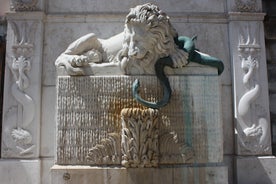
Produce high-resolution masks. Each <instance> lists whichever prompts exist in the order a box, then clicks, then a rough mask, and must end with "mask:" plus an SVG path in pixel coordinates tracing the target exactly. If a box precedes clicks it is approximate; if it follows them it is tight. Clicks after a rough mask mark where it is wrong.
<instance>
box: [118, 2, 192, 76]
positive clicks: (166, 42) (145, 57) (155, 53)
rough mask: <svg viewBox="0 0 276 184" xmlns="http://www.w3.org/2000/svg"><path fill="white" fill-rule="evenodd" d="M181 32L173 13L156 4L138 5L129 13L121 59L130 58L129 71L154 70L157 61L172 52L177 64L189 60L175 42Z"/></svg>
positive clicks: (127, 69) (147, 71) (171, 54)
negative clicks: (173, 20)
mask: <svg viewBox="0 0 276 184" xmlns="http://www.w3.org/2000/svg"><path fill="white" fill-rule="evenodd" d="M175 37H177V32H176V30H175V29H174V28H173V26H172V25H171V23H170V20H169V17H168V16H167V15H166V14H165V13H164V12H163V11H161V10H160V9H159V8H158V7H157V6H155V5H153V4H150V3H148V4H144V5H139V6H136V7H135V8H132V9H131V10H130V13H129V14H128V15H127V16H126V21H125V29H124V41H123V49H122V50H121V51H120V52H119V60H122V59H125V58H127V60H128V64H127V67H126V72H127V73H131V74H145V73H146V74H153V73H154V64H155V62H156V61H157V60H158V59H159V58H162V57H166V56H169V55H170V56H171V57H172V59H173V61H174V65H175V67H180V66H183V65H185V64H186V63H187V54H186V53H185V52H184V51H183V50H180V49H178V47H177V45H176V44H175V43H174V38H175Z"/></svg>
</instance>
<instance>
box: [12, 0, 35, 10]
mask: <svg viewBox="0 0 276 184" xmlns="http://www.w3.org/2000/svg"><path fill="white" fill-rule="evenodd" d="M11 10H14V11H35V10H37V0H11Z"/></svg>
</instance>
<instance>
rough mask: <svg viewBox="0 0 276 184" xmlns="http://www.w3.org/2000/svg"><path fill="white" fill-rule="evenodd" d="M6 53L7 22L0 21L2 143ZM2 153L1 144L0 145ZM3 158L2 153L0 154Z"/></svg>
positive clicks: (0, 118) (0, 123) (0, 119)
mask: <svg viewBox="0 0 276 184" xmlns="http://www.w3.org/2000/svg"><path fill="white" fill-rule="evenodd" d="M5 53H6V22H5V21H3V22H0V143H1V142H2V140H1V138H2V135H1V134H2V106H3V89H4V71H5ZM0 154H1V145H0ZM0 158H1V155H0Z"/></svg>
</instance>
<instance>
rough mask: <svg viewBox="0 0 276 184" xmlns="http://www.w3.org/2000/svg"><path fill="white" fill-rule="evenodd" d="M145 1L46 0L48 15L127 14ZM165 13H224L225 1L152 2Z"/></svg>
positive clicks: (163, 0)
mask: <svg viewBox="0 0 276 184" xmlns="http://www.w3.org/2000/svg"><path fill="white" fill-rule="evenodd" d="M148 2H149V1H147V0H139V1H136V0H130V1H119V0H115V1H112V3H110V1H107V0H103V1H89V0H83V1H81V3H79V2H78V1H73V0H70V1H66V2H65V1H62V0H48V10H49V12H50V13H63V12H67V13H68V12H78V13H79V12H81V13H83V12H86V13H87V12H127V11H128V10H129V8H131V7H134V6H136V5H138V4H144V3H148ZM152 2H153V3H155V4H157V5H158V6H159V7H160V8H161V9H164V10H166V12H224V11H225V7H226V1H221V0H209V1H205V0H197V1H190V0H172V1H165V0H160V1H152Z"/></svg>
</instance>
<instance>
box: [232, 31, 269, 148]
mask: <svg viewBox="0 0 276 184" xmlns="http://www.w3.org/2000/svg"><path fill="white" fill-rule="evenodd" d="M251 40H252V39H251V38H250V35H249V34H248V37H247V39H246V40H245V39H244V38H243V36H240V39H239V45H238V51H239V57H240V60H241V69H242V71H243V75H242V80H241V81H242V87H243V88H244V92H243V93H242V95H241V97H240V99H239V101H238V106H237V113H238V114H237V116H238V117H237V133H238V141H239V144H240V145H241V146H242V147H243V148H244V149H245V150H246V152H249V153H258V152H266V151H268V150H269V145H268V144H267V143H268V141H267V140H268V136H269V133H268V131H269V123H268V121H267V119H266V117H264V116H265V113H264V112H262V109H263V108H262V107H261V105H259V104H258V103H257V102H256V100H257V99H258V97H259V95H260V92H261V90H262V89H261V85H260V84H259V83H260V81H259V79H258V77H257V75H256V74H257V73H258V69H259V58H260V49H261V47H260V45H259V44H257V43H256V39H255V38H254V39H253V40H252V41H251ZM255 113H257V114H255ZM262 116H263V117H262Z"/></svg>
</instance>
